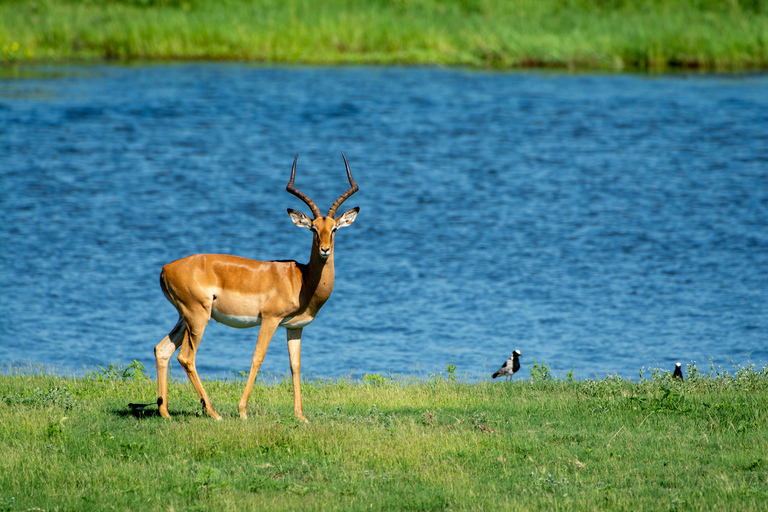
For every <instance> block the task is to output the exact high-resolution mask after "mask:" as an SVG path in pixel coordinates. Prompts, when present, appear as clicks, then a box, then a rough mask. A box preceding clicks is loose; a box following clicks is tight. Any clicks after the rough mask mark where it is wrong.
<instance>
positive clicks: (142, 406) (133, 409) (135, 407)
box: [128, 404, 155, 412]
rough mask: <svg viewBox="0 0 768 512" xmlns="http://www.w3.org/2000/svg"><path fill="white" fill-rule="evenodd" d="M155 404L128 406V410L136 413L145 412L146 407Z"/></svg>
mask: <svg viewBox="0 0 768 512" xmlns="http://www.w3.org/2000/svg"><path fill="white" fill-rule="evenodd" d="M150 405H155V404H128V408H129V409H130V410H132V411H134V412H139V411H143V410H144V408H145V407H149V406H150Z"/></svg>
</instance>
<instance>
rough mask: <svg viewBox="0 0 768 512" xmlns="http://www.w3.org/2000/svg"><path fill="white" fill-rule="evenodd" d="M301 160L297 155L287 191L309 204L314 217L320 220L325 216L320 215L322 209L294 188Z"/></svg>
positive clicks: (297, 154)
mask: <svg viewBox="0 0 768 512" xmlns="http://www.w3.org/2000/svg"><path fill="white" fill-rule="evenodd" d="M298 159H299V153H298V152H297V153H296V157H295V158H294V159H293V168H291V181H289V182H288V186H287V187H285V190H287V191H288V192H290V193H291V194H293V195H295V196H296V197H298V198H299V199H301V200H302V201H304V202H305V203H307V206H309V209H310V210H312V215H314V216H315V218H316V219H319V218H320V217H322V216H323V214H322V213H320V208H318V207H317V206H316V205H315V203H314V202H313V201H312V200H311V199H310V198H309V197H307V195H306V194H305V193H304V192H302V191H300V190H297V189H295V188H293V180H294V179H295V178H296V160H298Z"/></svg>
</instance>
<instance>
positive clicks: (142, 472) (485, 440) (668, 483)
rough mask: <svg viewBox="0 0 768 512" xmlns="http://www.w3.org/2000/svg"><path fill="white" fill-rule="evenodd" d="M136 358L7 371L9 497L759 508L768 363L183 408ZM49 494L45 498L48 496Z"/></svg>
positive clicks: (302, 505) (286, 505) (230, 385)
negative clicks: (303, 417)
mask: <svg viewBox="0 0 768 512" xmlns="http://www.w3.org/2000/svg"><path fill="white" fill-rule="evenodd" d="M141 370H142V369H141V368H140V367H139V366H138V365H135V364H134V365H130V366H129V367H127V368H123V367H121V366H120V365H111V366H110V367H108V368H106V369H102V371H99V372H95V373H91V374H90V375H89V376H87V377H85V378H76V379H75V378H65V377H58V376H54V375H51V374H48V373H44V372H35V371H30V370H27V371H24V372H18V371H16V372H12V371H6V372H5V375H0V445H2V447H3V449H2V450H0V511H14V510H19V511H21V510H31V509H35V510H37V509H43V510H92V509H95V510H164V511H167V510H206V511H207V510H334V509H342V510H363V509H365V510H371V509H373V510H598V509H599V510H764V508H765V503H766V500H768V411H767V410H766V403H768V369H766V368H765V367H764V368H762V369H760V370H757V369H755V368H754V367H753V366H750V367H746V368H737V369H736V371H735V373H734V374H733V375H731V374H728V373H726V372H722V370H717V369H713V370H714V371H713V372H710V373H708V374H707V375H703V374H700V373H698V370H697V369H696V367H695V366H689V368H688V375H689V376H690V378H688V379H687V380H686V381H685V382H683V383H681V382H677V381H673V380H672V379H671V378H670V376H669V374H668V373H667V372H659V371H654V372H653V373H652V376H651V378H650V379H640V380H639V381H632V382H630V381H628V380H624V379H620V378H617V377H607V378H605V379H602V380H596V381H592V380H587V381H572V380H570V379H568V378H566V379H556V378H553V377H552V374H551V372H549V370H548V368H547V367H546V365H544V364H543V363H542V365H536V367H535V368H532V373H531V374H532V375H534V376H535V377H534V378H535V382H523V381H520V380H518V381H516V382H510V383H506V382H497V381H493V382H491V381H485V382H476V383H469V382H465V381H462V380H461V379H457V378H456V375H455V368H454V367H452V366H451V365H449V366H448V367H447V373H445V374H442V375H432V376H431V378H429V379H423V380H417V379H411V378H406V377H394V378H392V377H387V376H382V375H369V376H366V377H364V378H363V380H362V382H353V381H351V380H350V379H338V380H329V381H314V382H305V383H304V384H303V392H304V410H305V413H306V414H307V417H308V418H309V420H310V423H309V424H308V425H306V424H303V423H299V422H297V421H296V420H295V419H294V418H293V411H292V409H293V408H292V399H291V387H290V379H285V380H279V381H277V382H275V383H273V384H271V385H259V384H257V386H256V387H255V388H254V393H253V395H252V398H251V403H250V408H249V414H250V418H249V420H248V421H241V420H240V419H239V418H238V416H237V401H238V399H239V397H240V393H241V391H242V382H238V381H221V380H217V381H210V382H208V383H207V384H206V387H207V389H208V391H209V393H210V394H211V397H212V400H213V402H214V404H215V405H216V406H217V409H218V410H219V412H221V413H222V414H223V416H224V420H223V421H221V422H216V421H213V420H211V419H209V418H208V417H206V416H203V415H202V413H201V411H200V410H199V405H198V403H197V397H196V395H195V393H194V391H193V389H192V387H191V386H190V385H189V384H188V383H186V382H184V383H179V382H177V383H172V385H171V386H170V396H169V401H170V405H171V413H172V415H173V418H172V419H171V420H164V419H162V418H160V417H158V416H157V415H156V414H155V412H154V410H156V407H150V408H148V409H150V410H149V411H147V412H144V413H140V412H137V413H132V412H130V411H129V410H128V408H127V407H126V404H127V403H128V402H137V401H142V400H146V401H151V400H152V399H153V398H154V396H155V393H156V390H155V382H154V381H153V380H151V379H149V378H148V377H146V376H145V374H144V373H143V371H141ZM35 507H37V508H35Z"/></svg>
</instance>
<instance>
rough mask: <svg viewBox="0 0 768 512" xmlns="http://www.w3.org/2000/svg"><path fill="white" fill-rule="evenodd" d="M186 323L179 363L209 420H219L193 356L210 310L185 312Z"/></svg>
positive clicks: (219, 417)
mask: <svg viewBox="0 0 768 512" xmlns="http://www.w3.org/2000/svg"><path fill="white" fill-rule="evenodd" d="M185 316H186V319H185V321H186V323H187V329H186V332H185V334H184V337H183V339H182V342H181V350H180V351H179V362H180V363H181V366H182V367H183V368H184V370H185V371H186V372H187V376H188V377H189V380H190V382H192V386H194V388H195V391H197V395H198V396H199V397H200V403H201V404H203V408H204V409H205V412H206V413H207V414H208V416H210V417H211V418H214V419H217V420H220V419H221V416H220V415H219V413H217V412H216V411H215V410H214V408H213V405H212V404H211V399H210V398H208V393H206V391H205V388H204V387H203V383H202V381H201V380H200V376H199V375H198V374H197V368H196V367H195V355H196V353H197V347H198V346H200V341H201V340H202V339H203V333H204V332H205V326H206V325H208V320H210V318H211V315H210V310H206V309H205V308H202V309H201V310H200V311H196V312H194V313H193V312H191V311H190V312H187V313H186V314H185Z"/></svg>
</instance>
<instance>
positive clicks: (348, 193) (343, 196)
mask: <svg viewBox="0 0 768 512" xmlns="http://www.w3.org/2000/svg"><path fill="white" fill-rule="evenodd" d="M341 157H342V158H343V159H344V166H345V167H346V168H347V178H349V185H350V186H349V190H347V191H346V192H344V193H343V194H341V195H340V196H339V198H338V199H337V200H336V201H335V202H334V203H333V204H332V205H331V209H330V210H328V217H330V218H332V219H335V218H336V209H337V208H338V207H339V206H341V203H343V202H344V201H346V200H347V198H349V196H351V195H352V194H354V193H355V192H357V191H358V190H359V189H358V187H357V183H355V180H354V179H353V178H352V173H351V172H350V170H349V164H348V163H347V157H346V156H344V152H343V151H342V152H341Z"/></svg>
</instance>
